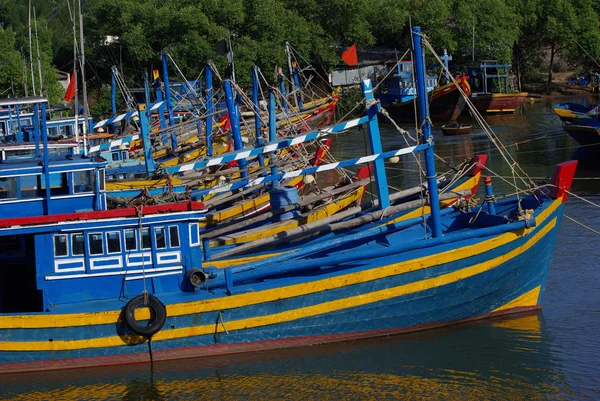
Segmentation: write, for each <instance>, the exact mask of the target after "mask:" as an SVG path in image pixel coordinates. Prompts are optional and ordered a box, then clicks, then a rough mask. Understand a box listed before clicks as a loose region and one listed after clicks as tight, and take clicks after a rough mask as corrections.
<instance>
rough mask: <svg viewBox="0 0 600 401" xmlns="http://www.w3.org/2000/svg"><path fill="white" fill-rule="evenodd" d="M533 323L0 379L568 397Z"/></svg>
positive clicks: (130, 396)
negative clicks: (150, 366)
mask: <svg viewBox="0 0 600 401" xmlns="http://www.w3.org/2000/svg"><path fill="white" fill-rule="evenodd" d="M551 342H552V338H551V337H550V336H548V335H547V333H545V330H544V321H543V319H542V318H541V317H540V316H539V315H537V314H536V315H528V316H521V317H516V318H511V319H503V320H495V321H487V322H480V323H477V324H471V325H464V326H458V327H454V328H449V329H443V330H435V331H431V332H425V333H420V334H414V335H409V336H398V337H391V338H384V339H377V340H369V341H361V342H353V343H346V344H334V345H328V346H320V347H311V348H301V349H292V350H284V351H278V352H267V353H260V354H251V355H240V356H233V357H222V358H204V359H196V360H187V361H177V362H168V363H160V364H156V365H155V366H154V369H153V371H152V372H151V371H149V367H148V366H130V367H119V368H116V369H115V368H110V369H89V370H84V371H67V372H54V373H49V374H45V375H44V382H43V383H40V381H39V380H37V379H36V378H34V377H32V376H31V375H18V376H12V377H8V376H5V377H2V378H0V384H2V389H3V394H1V395H2V396H3V399H12V400H36V399H65V400H66V399H86V400H103V399H123V400H167V399H168V400H171V399H200V398H202V399H215V400H237V399H246V400H251V399H265V397H266V398H269V399H286V400H310V399H331V400H337V399H414V400H444V399H452V398H454V395H457V394H460V399H465V400H482V399H493V400H530V399H534V398H537V396H538V395H540V394H544V395H545V397H547V398H551V399H558V400H560V399H570V396H571V395H572V394H573V393H572V391H571V389H570V388H569V384H568V383H567V382H566V381H565V378H564V375H563V374H562V373H561V370H562V368H561V365H560V361H558V360H556V359H555V358H553V356H552V353H551V352H550V350H551Z"/></svg>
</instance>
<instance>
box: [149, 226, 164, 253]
mask: <svg viewBox="0 0 600 401" xmlns="http://www.w3.org/2000/svg"><path fill="white" fill-rule="evenodd" d="M157 230H163V237H164V239H165V246H163V247H160V248H159V247H158V238H157V237H156V231H157ZM152 234H154V235H153V237H154V246H155V247H156V249H167V230H165V226H159V227H153V228H152Z"/></svg>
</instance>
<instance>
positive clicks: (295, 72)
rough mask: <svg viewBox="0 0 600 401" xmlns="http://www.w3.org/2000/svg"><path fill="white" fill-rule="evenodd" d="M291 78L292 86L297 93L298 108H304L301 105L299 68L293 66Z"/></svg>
mask: <svg viewBox="0 0 600 401" xmlns="http://www.w3.org/2000/svg"><path fill="white" fill-rule="evenodd" d="M292 78H293V80H294V86H295V87H296V91H298V93H296V99H297V102H298V108H300V109H302V108H303V107H304V104H303V103H302V91H301V88H300V67H298V65H294V66H293V67H292Z"/></svg>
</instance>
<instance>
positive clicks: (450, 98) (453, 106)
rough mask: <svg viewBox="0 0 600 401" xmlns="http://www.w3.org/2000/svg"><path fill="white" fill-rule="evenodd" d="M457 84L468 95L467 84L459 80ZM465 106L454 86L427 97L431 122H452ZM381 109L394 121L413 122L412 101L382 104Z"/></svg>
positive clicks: (413, 105) (436, 91)
mask: <svg viewBox="0 0 600 401" xmlns="http://www.w3.org/2000/svg"><path fill="white" fill-rule="evenodd" d="M459 84H460V85H463V90H464V91H465V92H466V93H467V95H468V93H469V87H468V83H467V82H466V81H462V80H460V81H459ZM465 104H466V102H465V99H464V97H463V96H462V94H461V93H460V91H459V90H458V89H457V87H456V85H454V84H449V85H445V86H443V87H441V88H438V89H436V90H434V91H433V92H431V95H430V97H429V115H430V117H431V120H432V121H433V122H445V121H454V120H456V119H457V118H458V116H460V114H461V113H462V111H463V108H464V107H465ZM383 107H384V108H385V109H386V110H387V111H388V112H389V113H390V116H391V117H392V118H393V119H394V120H395V121H402V122H413V121H415V104H414V99H413V100H409V101H407V102H403V103H391V104H384V105H383Z"/></svg>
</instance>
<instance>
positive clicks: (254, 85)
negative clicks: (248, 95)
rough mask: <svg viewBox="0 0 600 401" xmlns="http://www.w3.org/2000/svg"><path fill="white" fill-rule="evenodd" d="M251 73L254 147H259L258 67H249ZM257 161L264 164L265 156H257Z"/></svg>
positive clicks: (260, 122) (260, 134) (260, 144)
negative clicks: (254, 133)
mask: <svg viewBox="0 0 600 401" xmlns="http://www.w3.org/2000/svg"><path fill="white" fill-rule="evenodd" d="M250 70H251V73H252V103H253V104H254V129H255V130H256V147H258V148H260V147H261V146H263V138H262V121H261V119H260V113H261V109H260V103H259V101H258V95H259V92H260V86H259V83H258V67H257V66H253V67H252V68H251V69H250ZM258 163H259V165H260V166H261V167H263V166H264V165H265V158H264V156H263V155H259V156H258Z"/></svg>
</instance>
